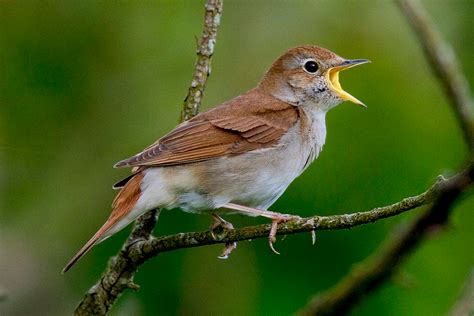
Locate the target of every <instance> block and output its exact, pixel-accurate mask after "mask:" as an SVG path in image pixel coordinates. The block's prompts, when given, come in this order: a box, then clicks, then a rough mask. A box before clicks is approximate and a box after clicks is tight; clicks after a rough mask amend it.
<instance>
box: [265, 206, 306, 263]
mask: <svg viewBox="0 0 474 316" xmlns="http://www.w3.org/2000/svg"><path fill="white" fill-rule="evenodd" d="M295 219H301V217H299V216H295V215H286V214H280V215H279V216H276V217H274V218H273V219H272V226H271V228H270V234H269V235H268V244H269V246H270V249H271V250H272V251H273V252H274V253H276V254H277V255H279V254H280V253H279V252H278V251H276V250H275V247H274V246H273V244H274V243H275V242H276V233H277V230H278V224H280V223H281V222H287V221H291V220H295Z"/></svg>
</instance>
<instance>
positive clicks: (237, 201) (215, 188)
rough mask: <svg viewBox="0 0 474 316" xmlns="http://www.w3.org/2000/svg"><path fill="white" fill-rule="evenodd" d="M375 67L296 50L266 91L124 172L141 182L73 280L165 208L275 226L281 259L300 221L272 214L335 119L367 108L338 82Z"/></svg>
mask: <svg viewBox="0 0 474 316" xmlns="http://www.w3.org/2000/svg"><path fill="white" fill-rule="evenodd" d="M366 62H368V61H367V60H362V59H359V60H346V59H344V58H342V57H339V56H338V55H336V54H334V53H333V52H331V51H329V50H326V49H324V48H320V47H316V46H310V45H306V46H301V47H296V48H293V49H290V50H289V51H287V52H286V53H285V54H283V55H282V56H280V57H279V58H278V59H277V60H276V61H275V62H274V63H273V64H272V66H271V67H270V69H269V70H268V71H267V73H266V74H265V76H264V77H263V79H262V81H261V82H260V83H259V84H258V85H257V87H256V88H254V89H252V90H250V91H248V92H247V93H244V94H242V95H241V96H238V97H236V98H234V99H232V100H230V101H227V102H225V103H223V104H221V105H219V106H217V107H215V108H213V109H210V110H208V111H206V112H204V113H201V114H199V115H197V116H196V117H194V118H192V119H191V120H189V121H186V122H184V123H182V124H180V125H178V126H177V127H176V128H175V129H174V130H172V131H171V132H170V133H168V134H167V135H165V136H164V137H162V138H160V139H159V140H158V141H156V142H155V143H153V144H152V145H150V146H149V147H147V148H145V149H144V150H143V151H142V152H141V153H139V154H137V155H135V156H133V157H130V158H128V159H125V160H122V161H120V162H118V163H117V164H116V165H115V167H117V168H120V167H133V169H132V175H131V176H129V177H127V178H125V179H123V180H121V181H119V182H117V183H116V184H115V185H114V188H122V189H121V191H120V192H119V193H118V195H117V197H116V198H115V200H114V202H113V204H112V208H113V210H112V213H111V215H110V217H109V218H108V219H107V221H106V223H105V224H104V225H103V226H102V227H101V228H100V229H99V230H98V231H97V233H95V235H94V236H93V237H92V238H91V239H90V240H89V241H88V242H87V243H86V244H85V245H84V246H83V247H82V248H81V249H80V250H79V252H78V253H77V254H76V255H75V256H74V257H73V258H72V259H71V261H70V262H69V263H68V264H67V265H66V267H65V268H64V270H63V272H65V271H67V270H68V269H70V268H71V266H72V265H73V264H74V263H75V262H77V261H78V260H79V259H80V258H81V257H82V256H83V255H84V254H85V253H86V252H87V251H89V250H90V249H91V248H92V247H93V246H94V245H95V244H97V243H99V242H100V241H102V240H104V239H106V238H107V237H109V236H111V235H113V234H114V233H115V232H117V231H119V230H120V229H122V228H123V227H125V226H126V225H127V224H129V223H130V222H132V221H133V220H135V218H137V217H138V216H140V215H142V214H143V213H145V212H147V211H149V210H151V209H155V208H165V209H167V208H168V209H171V208H181V209H183V210H185V211H189V212H205V211H207V212H210V213H213V214H214V218H215V219H216V218H220V217H218V216H217V215H216V214H215V212H217V211H216V210H217V209H220V208H227V209H231V210H234V211H237V212H239V213H242V214H246V215H252V216H265V217H268V218H270V219H272V229H271V232H270V236H269V241H270V247H271V248H272V249H273V246H272V243H273V242H274V240H275V234H276V229H277V224H278V223H279V222H281V221H285V220H289V219H292V218H295V217H294V216H290V215H284V214H279V213H275V212H270V211H267V208H268V207H269V206H270V205H271V204H272V203H273V202H274V201H275V200H276V199H277V198H278V197H279V196H280V195H281V194H283V192H284V190H285V189H286V188H287V187H288V185H289V184H290V183H291V182H292V181H293V180H294V179H295V178H296V177H297V176H299V174H301V172H303V170H304V169H305V168H306V167H307V166H308V165H309V163H310V162H311V161H313V160H314V159H315V158H316V157H317V156H318V154H319V152H320V151H321V149H322V147H323V145H324V142H325V137H326V125H325V115H326V112H327V111H329V110H330V109H331V108H333V107H335V106H336V105H338V104H339V103H341V102H342V101H344V100H348V101H352V102H354V103H357V104H362V103H361V102H360V101H359V100H357V99H355V98H354V97H353V96H351V95H350V94H348V93H347V92H345V91H344V90H342V88H341V86H340V83H339V77H338V73H339V71H341V70H343V69H347V68H351V67H353V66H355V65H359V64H362V63H366ZM218 221H219V223H218V224H219V225H220V224H222V223H223V220H222V219H219V220H218ZM232 249H233V248H229V249H227V250H226V252H225V253H226V255H228V254H229V252H230V251H231V250H232Z"/></svg>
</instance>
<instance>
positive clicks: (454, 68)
mask: <svg viewBox="0 0 474 316" xmlns="http://www.w3.org/2000/svg"><path fill="white" fill-rule="evenodd" d="M396 3H397V4H398V6H399V8H400V10H401V11H402V12H403V13H404V14H405V16H406V18H407V20H408V22H409V23H410V25H411V26H412V28H413V31H414V33H415V34H416V35H417V36H418V40H419V41H420V44H421V46H422V48H423V51H424V53H425V57H426V59H427V60H428V61H429V63H430V65H431V69H432V70H433V72H434V73H435V75H436V76H437V77H438V79H439V81H440V84H441V86H442V87H443V88H444V90H445V92H446V96H447V98H448V101H449V102H450V104H451V105H452V107H453V109H454V113H455V115H456V117H457V119H458V121H459V124H460V125H461V128H462V130H463V132H464V138H465V140H466V143H467V144H468V146H469V149H470V151H471V152H473V151H474V100H473V99H472V93H471V91H470V89H469V84H468V81H467V79H466V77H465V76H464V74H463V72H462V70H461V68H460V67H459V62H458V61H457V59H456V54H455V53H454V50H453V48H452V47H451V45H449V43H447V42H445V41H443V39H442V38H441V36H440V34H439V32H438V31H437V30H436V28H435V27H434V25H433V23H432V22H431V21H430V18H429V16H428V14H427V13H426V11H425V10H424V8H423V7H422V6H421V4H420V3H419V1H418V0H396Z"/></svg>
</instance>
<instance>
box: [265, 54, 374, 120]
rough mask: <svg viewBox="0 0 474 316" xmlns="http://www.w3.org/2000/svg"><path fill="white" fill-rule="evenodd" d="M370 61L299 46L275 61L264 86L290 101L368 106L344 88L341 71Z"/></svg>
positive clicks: (320, 105) (327, 106) (324, 105)
mask: <svg viewBox="0 0 474 316" xmlns="http://www.w3.org/2000/svg"><path fill="white" fill-rule="evenodd" d="M368 62H370V61H369V60H367V59H344V58H342V57H340V56H338V55H336V54H335V53H333V52H331V51H329V50H327V49H324V48H321V47H317V46H311V45H306V46H299V47H295V48H292V49H290V50H288V51H287V52H285V53H284V54H283V55H281V56H280V57H279V58H278V59H277V60H276V61H275V62H274V63H273V65H272V66H271V67H270V69H269V70H268V71H267V73H266V74H265V76H264V78H263V79H262V81H261V82H260V88H262V89H263V90H264V91H265V92H266V93H269V94H271V95H272V96H274V97H276V98H278V99H280V100H282V101H285V102H288V103H290V104H294V105H296V106H315V107H318V108H320V109H321V110H324V111H328V110H329V109H331V108H333V107H334V106H336V105H338V104H339V103H341V102H343V101H351V102H353V103H355V104H358V105H361V106H364V104H363V103H362V102H361V101H359V100H358V99H356V98H355V97H353V96H352V95H350V94H349V93H347V92H346V91H344V90H343V89H342V87H341V84H340V83H339V72H340V71H342V70H345V69H349V68H352V67H354V66H357V65H361V64H365V63H368Z"/></svg>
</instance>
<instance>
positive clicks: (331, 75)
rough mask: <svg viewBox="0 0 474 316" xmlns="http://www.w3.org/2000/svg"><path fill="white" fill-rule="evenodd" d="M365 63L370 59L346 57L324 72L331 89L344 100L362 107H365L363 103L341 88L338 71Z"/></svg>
mask: <svg viewBox="0 0 474 316" xmlns="http://www.w3.org/2000/svg"><path fill="white" fill-rule="evenodd" d="M366 63H370V60H368V59H348V60H345V61H344V62H342V63H341V64H339V65H337V66H334V67H332V68H329V70H328V71H327V72H326V79H327V80H328V82H329V84H330V86H331V89H332V90H333V91H335V92H336V93H337V94H338V95H339V97H340V98H341V99H343V100H344V101H351V102H352V103H355V104H358V105H360V106H363V107H366V106H365V104H364V103H362V102H361V101H360V100H358V99H356V98H355V97H353V96H352V95H350V94H349V93H347V92H346V91H344V90H342V87H341V84H340V83H339V72H340V71H342V70H345V69H349V68H352V67H355V66H358V65H362V64H366Z"/></svg>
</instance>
